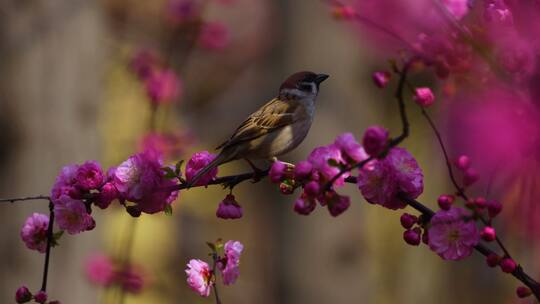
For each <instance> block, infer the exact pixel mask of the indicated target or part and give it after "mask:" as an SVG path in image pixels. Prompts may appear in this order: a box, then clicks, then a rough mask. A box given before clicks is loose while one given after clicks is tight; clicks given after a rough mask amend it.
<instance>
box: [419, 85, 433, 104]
mask: <svg viewBox="0 0 540 304" xmlns="http://www.w3.org/2000/svg"><path fill="white" fill-rule="evenodd" d="M414 101H416V103H417V104H419V105H421V106H423V107H429V106H430V105H432V104H433V103H434V102H435V96H434V95H433V92H432V91H431V89H430V88H425V87H424V88H416V90H415V94H414Z"/></svg>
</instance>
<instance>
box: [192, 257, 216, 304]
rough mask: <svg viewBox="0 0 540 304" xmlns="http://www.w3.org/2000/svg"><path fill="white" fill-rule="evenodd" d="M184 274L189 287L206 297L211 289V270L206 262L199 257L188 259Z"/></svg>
mask: <svg viewBox="0 0 540 304" xmlns="http://www.w3.org/2000/svg"><path fill="white" fill-rule="evenodd" d="M187 267H188V268H187V269H186V274H187V283H188V285H189V287H190V288H191V289H192V290H193V291H195V292H196V293H198V294H199V295H200V296H202V297H208V296H209V295H210V290H211V289H212V283H211V282H210V277H211V270H210V266H208V264H207V263H206V262H203V261H201V260H199V259H193V260H190V261H189V263H188V264H187Z"/></svg>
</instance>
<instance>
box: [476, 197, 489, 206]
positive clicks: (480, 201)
mask: <svg viewBox="0 0 540 304" xmlns="http://www.w3.org/2000/svg"><path fill="white" fill-rule="evenodd" d="M474 205H475V206H476V208H480V209H484V208H486V205H487V203H486V199H485V198H483V197H481V196H480V197H477V198H475V199H474Z"/></svg>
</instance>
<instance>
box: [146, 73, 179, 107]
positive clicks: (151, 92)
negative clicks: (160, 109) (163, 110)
mask: <svg viewBox="0 0 540 304" xmlns="http://www.w3.org/2000/svg"><path fill="white" fill-rule="evenodd" d="M145 85H146V92H147V93H148V96H149V97H150V100H151V101H152V102H153V103H155V104H165V103H170V102H172V101H173V100H175V99H176V98H177V97H178V96H179V95H180V94H181V92H182V82H181V81H180V79H179V78H178V76H176V73H175V72H174V71H172V70H167V69H164V70H155V71H154V72H153V73H151V74H150V76H149V77H148V78H146V80H145Z"/></svg>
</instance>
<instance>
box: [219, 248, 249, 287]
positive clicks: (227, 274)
mask: <svg viewBox="0 0 540 304" xmlns="http://www.w3.org/2000/svg"><path fill="white" fill-rule="evenodd" d="M223 250H224V252H225V256H224V258H223V259H224V263H219V264H218V268H219V270H220V271H221V276H222V278H223V284H225V285H231V284H234V282H236V279H238V276H239V275H240V269H239V266H240V255H241V254H242V251H243V250H244V245H242V243H240V242H239V241H227V242H226V243H225V245H224V246H223Z"/></svg>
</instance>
